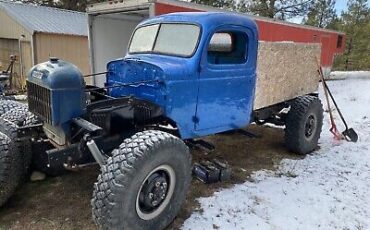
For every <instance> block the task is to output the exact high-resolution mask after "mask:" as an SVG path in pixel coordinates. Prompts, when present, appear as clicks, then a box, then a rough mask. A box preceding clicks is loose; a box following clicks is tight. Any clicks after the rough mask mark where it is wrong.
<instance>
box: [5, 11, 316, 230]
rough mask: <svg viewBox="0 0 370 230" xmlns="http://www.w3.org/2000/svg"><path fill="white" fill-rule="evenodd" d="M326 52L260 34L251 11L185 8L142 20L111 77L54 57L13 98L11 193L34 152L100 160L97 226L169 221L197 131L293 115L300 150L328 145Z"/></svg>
mask: <svg viewBox="0 0 370 230" xmlns="http://www.w3.org/2000/svg"><path fill="white" fill-rule="evenodd" d="M117 29H119V28H117ZM318 57H320V45H319V44H300V43H291V42H280V43H272V42H259V41H258V28H257V26H256V24H255V22H254V21H253V20H252V19H250V18H248V17H246V16H242V15H237V14H231V13H174V14H168V15H163V16H159V17H155V18H152V19H148V20H146V21H144V22H142V23H140V24H139V25H138V26H137V28H136V29H135V31H134V33H133V35H132V37H131V41H130V44H129V48H128V50H127V55H126V56H125V57H124V58H120V59H117V60H113V61H111V62H109V63H108V64H107V72H106V75H105V77H106V84H105V86H104V87H96V86H90V85H86V83H85V80H84V77H83V75H82V74H81V72H80V71H79V70H78V69H77V67H76V66H74V65H72V64H70V63H68V62H65V61H62V60H59V59H58V58H50V60H49V61H48V62H45V63H42V64H38V65H36V66H34V67H33V68H32V69H31V70H30V72H29V76H28V81H27V86H28V107H27V106H24V105H20V104H17V105H16V104H15V102H11V101H5V100H4V101H2V102H1V103H2V107H1V108H2V113H3V115H2V117H1V121H0V130H1V132H2V133H3V134H1V135H0V144H1V145H0V185H1V193H0V201H1V204H3V203H4V202H6V200H7V199H8V198H9V197H10V196H11V195H12V193H13V192H14V190H15V189H16V188H17V186H18V185H19V184H20V183H21V181H22V177H24V175H25V174H26V173H27V171H28V168H29V167H30V162H31V158H33V160H32V161H33V162H34V164H35V165H36V166H37V167H38V168H41V169H42V170H44V171H46V172H48V173H51V174H56V173H57V172H59V171H61V170H64V169H73V168H75V167H78V166H79V165H82V164H86V163H87V162H97V163H98V164H99V165H100V167H101V174H100V175H99V177H98V178H97V182H96V183H95V185H94V192H93V197H92V201H91V205H92V213H93V218H94V220H95V223H96V224H97V226H98V227H99V228H101V229H163V228H165V227H166V226H168V225H169V224H170V223H171V222H172V221H173V219H174V218H175V217H176V215H177V214H178V212H179V210H180V208H181V205H182V203H183V202H184V200H185V197H186V193H187V191H188V189H189V185H190V182H191V173H192V162H191V155H190V153H189V149H188V147H187V144H186V143H187V142H188V141H189V140H192V139H197V138H201V137H204V136H206V135H212V134H217V133H220V132H225V131H229V130H235V129H242V128H244V127H246V126H248V125H249V124H251V123H255V124H257V125H261V124H265V123H272V124H275V125H278V126H283V127H285V144H286V147H287V148H288V149H289V150H291V151H293V152H296V153H299V154H307V153H309V152H311V151H313V150H314V149H315V148H316V147H317V144H318V139H319V136H320V132H321V127H322V120H323V109H322V105H321V102H320V100H319V98H318V95H317V89H318V83H319V80H318V74H317V69H318V68H317V66H316V61H317V58H318ZM12 108H13V109H12ZM14 108H15V109H14ZM31 150H32V151H31ZM230 154H232V153H230Z"/></svg>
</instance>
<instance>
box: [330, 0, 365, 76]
mask: <svg viewBox="0 0 370 230" xmlns="http://www.w3.org/2000/svg"><path fill="white" fill-rule="evenodd" d="M342 21H343V23H342V25H341V30H343V31H344V32H345V33H346V34H347V43H346V52H345V54H344V55H342V56H341V57H339V58H338V59H337V60H336V63H335V67H336V68H337V69H344V70H370V57H369V53H370V43H369V38H370V9H369V7H368V1H367V0H349V1H348V10H347V11H345V12H342Z"/></svg>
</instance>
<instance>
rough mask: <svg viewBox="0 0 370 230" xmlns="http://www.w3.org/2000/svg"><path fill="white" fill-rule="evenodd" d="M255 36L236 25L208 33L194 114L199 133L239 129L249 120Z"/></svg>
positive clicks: (251, 101)
mask: <svg viewBox="0 0 370 230" xmlns="http://www.w3.org/2000/svg"><path fill="white" fill-rule="evenodd" d="M255 39H256V38H255V36H253V34H252V32H251V31H250V30H248V28H244V27H237V26H231V27H230V26H228V27H227V28H226V27H223V28H222V27H221V28H218V29H217V30H215V31H214V32H213V33H211V34H210V35H209V38H208V43H207V44H208V45H206V46H204V50H203V54H202V58H201V62H200V74H199V89H198V99H197V102H198V103H197V109H196V116H195V130H196V131H197V132H198V133H199V134H202V135H204V134H209V133H215V132H222V131H226V130H230V129H235V128H240V127H244V126H245V125H247V124H248V123H249V122H250V118H251V113H252V108H253V100H254V90H255V79H256V73H255V72H256V67H255V66H256V55H255V54H256V49H257V47H256V46H257V42H256V40H255ZM253 54H254V55H253Z"/></svg>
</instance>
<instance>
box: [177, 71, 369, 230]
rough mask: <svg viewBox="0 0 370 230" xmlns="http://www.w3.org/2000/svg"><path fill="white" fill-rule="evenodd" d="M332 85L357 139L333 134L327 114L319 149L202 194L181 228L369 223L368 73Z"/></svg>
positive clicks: (337, 226) (358, 225)
mask: <svg viewBox="0 0 370 230" xmlns="http://www.w3.org/2000/svg"><path fill="white" fill-rule="evenodd" d="M329 86H330V87H331V88H332V92H333V94H334V95H335V96H336V97H337V102H338V104H339V106H340V107H341V108H342V112H343V113H344V116H345V117H346V118H347V121H348V123H349V124H350V126H351V127H353V128H355V130H356V131H358V133H359V135H360V140H359V142H358V143H349V142H345V141H340V142H339V141H336V140H333V138H332V136H331V134H330V133H329V131H328V128H329V126H330V125H329V121H328V116H327V114H325V116H326V118H325V122H324V127H323V133H322V137H321V139H320V147H321V148H320V150H318V151H316V152H314V153H312V154H311V155H308V156H306V157H305V158H304V159H303V160H288V159H286V160H283V161H282V162H281V163H280V165H278V166H277V169H276V171H263V170H262V171H258V172H255V173H254V175H252V178H253V179H254V182H245V183H244V184H240V185H235V186H234V187H233V188H230V189H224V190H221V191H219V192H216V193H215V194H214V195H213V196H212V197H208V198H200V199H199V202H200V204H201V209H202V211H201V212H195V213H193V214H192V215H191V217H190V218H189V219H187V220H186V221H185V223H184V225H183V229H186V230H188V229H191V230H196V229H228V230H229V229H282V230H289V229H310V230H311V229H325V230H326V229H356V230H364V229H370V79H358V78H356V79H347V80H344V81H332V82H329ZM321 95H323V94H321ZM322 101H323V103H324V102H325V101H324V100H323V99H322ZM336 120H337V123H338V124H339V123H340V122H339V120H338V119H336ZM340 130H343V129H342V128H340Z"/></svg>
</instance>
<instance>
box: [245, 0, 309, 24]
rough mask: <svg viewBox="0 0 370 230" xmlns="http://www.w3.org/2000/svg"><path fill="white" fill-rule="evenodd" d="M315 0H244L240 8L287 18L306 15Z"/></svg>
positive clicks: (265, 15) (268, 15) (267, 15)
mask: <svg viewBox="0 0 370 230" xmlns="http://www.w3.org/2000/svg"><path fill="white" fill-rule="evenodd" d="M313 2H314V0H242V1H241V2H240V4H239V5H238V10H239V11H242V12H251V13H253V14H255V15H258V16H263V17H269V18H277V19H282V20H286V19H289V18H293V17H297V16H305V14H306V13H307V10H308V7H309V6H310V5H311V4H312V3H313Z"/></svg>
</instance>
